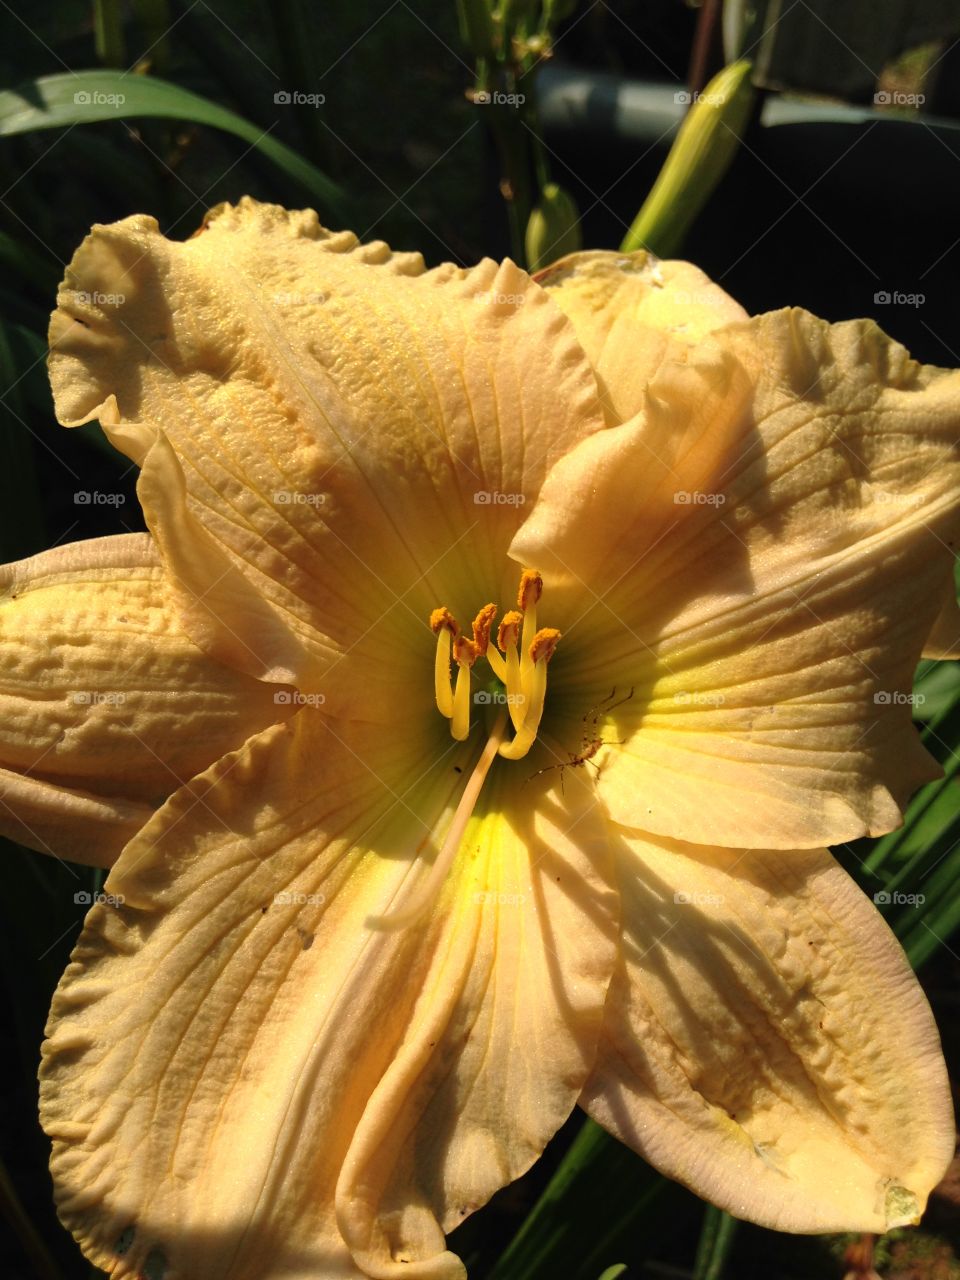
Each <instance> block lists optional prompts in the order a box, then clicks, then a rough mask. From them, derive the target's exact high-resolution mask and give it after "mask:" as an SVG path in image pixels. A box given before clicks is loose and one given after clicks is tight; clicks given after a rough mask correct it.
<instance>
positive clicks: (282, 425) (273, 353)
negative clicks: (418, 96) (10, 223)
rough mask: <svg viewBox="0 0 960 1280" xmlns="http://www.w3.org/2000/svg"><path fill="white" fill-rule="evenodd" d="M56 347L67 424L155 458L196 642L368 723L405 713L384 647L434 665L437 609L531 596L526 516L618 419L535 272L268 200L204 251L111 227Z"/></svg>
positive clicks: (65, 291)
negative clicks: (512, 552)
mask: <svg viewBox="0 0 960 1280" xmlns="http://www.w3.org/2000/svg"><path fill="white" fill-rule="evenodd" d="M104 300H106V301H104ZM51 347H52V356H51V365H50V368H51V380H52V383H53V387H54V393H55V399H56V404H57V412H58V416H59V418H60V420H61V421H62V422H64V423H65V424H67V425H74V424H76V423H80V422H85V421H88V420H89V419H91V418H94V417H100V418H101V420H102V421H103V423H104V425H105V427H106V429H107V431H108V433H109V434H110V435H111V437H112V438H113V440H114V442H115V443H116V444H117V445H118V446H119V447H121V448H123V449H124V450H125V451H126V452H128V453H129V454H130V456H131V457H133V458H134V459H135V460H136V461H137V462H138V463H142V464H143V466H144V472H143V479H142V484H141V500H142V501H143V503H144V508H145V512H146V517H147V522H148V524H149V525H150V527H151V529H152V530H153V531H154V532H155V534H156V536H157V538H158V541H159V544H160V547H161V551H162V553H163V555H164V557H165V559H166V562H167V565H168V568H169V569H170V571H171V574H172V576H173V577H175V578H176V579H177V580H178V581H179V583H180V586H181V592H182V594H181V599H180V605H181V608H182V609H183V616H184V619H185V622H186V625H187V626H188V628H189V630H190V634H191V636H193V637H194V638H195V639H196V640H197V642H198V643H199V644H201V645H202V646H203V647H204V648H205V649H206V650H207V651H208V652H209V653H211V654H213V655H214V656H217V657H220V658H222V659H223V660H224V661H229V662H233V663H235V664H236V663H240V664H242V669H243V670H245V671H247V672H249V673H250V674H252V675H256V676H262V677H266V678H269V679H288V680H291V681H293V682H295V683H298V684H300V685H301V687H302V688H304V689H306V690H312V691H316V690H318V689H319V687H320V682H321V680H322V679H323V677H324V676H327V675H328V674H329V677H330V678H329V680H328V684H327V686H326V692H327V693H328V694H329V696H330V697H331V698H337V699H338V700H339V701H340V702H341V703H342V712H343V714H344V715H348V714H349V715H353V716H356V717H362V716H366V717H367V718H374V719H376V718H381V717H382V714H383V708H384V706H385V702H386V700H387V698H388V695H389V691H388V684H389V683H390V682H388V681H387V679H386V677H385V675H384V671H383V662H382V658H383V654H384V652H385V651H386V650H389V651H390V652H391V664H392V671H393V673H394V676H393V679H396V677H397V675H399V677H400V678H401V679H403V680H406V679H415V678H416V677H417V675H418V674H419V673H420V671H421V669H422V668H421V643H422V638H423V632H424V630H425V627H426V622H425V619H426V617H427V616H428V615H429V613H430V611H431V610H432V609H433V608H435V607H436V606H437V605H440V604H442V605H445V606H446V607H448V608H450V609H452V610H453V611H454V612H455V613H457V615H458V616H460V617H461V618H463V619H464V621H467V620H469V618H470V617H472V616H473V614H474V613H475V612H476V610H477V608H478V607H479V606H480V605H481V604H482V603H484V602H485V601H486V600H488V599H490V598H491V596H495V595H496V594H497V593H498V591H499V589H500V587H501V585H502V586H503V588H504V591H503V594H505V595H509V594H510V593H511V592H512V591H513V590H514V589H515V583H514V582H513V581H512V576H513V571H512V570H511V569H510V568H509V566H508V564H507V562H506V550H507V547H508V545H509V542H510V539H511V537H512V535H513V533H514V532H515V530H516V528H517V527H518V525H519V523H520V519H521V518H522V517H521V512H522V510H523V507H524V504H525V503H530V502H532V501H533V500H534V498H535V497H536V495H537V493H538V492H539V488H540V485H541V483H542V480H543V477H544V475H545V474H546V472H547V470H548V469H549V467H550V465H551V464H552V463H553V462H554V461H555V460H556V459H557V458H559V457H560V456H561V454H562V453H563V452H564V451H565V450H566V449H568V448H569V447H570V446H571V445H572V444H573V443H574V442H575V441H577V440H579V439H581V438H583V437H584V436H585V435H586V434H588V433H589V432H590V431H591V430H593V429H595V428H597V427H599V426H602V424H603V418H602V414H601V411H600V407H599V403H598V399H597V390H596V381H595V378H594V376H593V373H592V371H591V369H590V366H589V363H588V361H587V360H586V358H585V356H584V354H583V351H582V349H581V348H580V346H579V344H578V343H577V341H576V338H575V336H574V333H573V328H572V326H571V325H570V323H569V321H567V319H566V318H565V317H564V315H563V314H562V312H561V311H560V310H559V308H557V307H556V306H555V305H554V304H553V303H552V302H551V301H550V299H549V297H548V296H547V294H546V293H545V291H544V290H542V289H540V288H539V287H538V286H537V285H535V284H534V283H533V282H532V281H531V280H530V278H529V276H527V275H526V273H525V272H523V271H521V270H519V269H518V268H517V267H515V266H514V265H513V264H511V263H505V264H503V265H502V266H497V265H496V264H495V263H493V262H489V261H487V262H484V263H481V264H480V266H478V267H476V268H473V269H471V270H459V269H456V268H454V267H451V266H447V267H441V268H439V269H437V270H435V271H430V272H426V273H422V263H421V262H420V260H419V258H418V257H416V256H415V255H395V254H391V253H390V251H389V250H388V249H387V248H386V246H384V245H381V244H373V245H367V246H359V245H358V244H357V241H356V239H355V237H353V236H352V235H350V234H349V233H342V234H332V233H330V232H327V231H324V230H323V229H322V228H321V227H320V226H319V224H318V222H317V219H316V215H315V214H312V213H287V212H285V211H283V210H281V209H278V208H276V207H275V206H268V205H259V204H257V203H256V202H254V201H251V200H248V199H245V200H243V201H241V202H240V204H239V205H238V206H237V207H236V208H231V207H230V206H220V207H219V208H217V209H215V210H214V211H213V212H212V213H211V214H210V215H209V216H208V218H207V221H206V223H205V225H204V228H203V230H202V233H198V235H196V236H194V237H193V238H192V239H191V240H189V241H187V242H186V243H185V244H181V243H173V242H170V241H168V240H166V239H164V237H163V236H162V235H160V233H159V231H158V229H157V225H156V223H155V222H154V220H153V219H151V218H146V217H134V218H128V219H126V220H125V221H123V222H120V223H117V224H115V225H113V226H110V227H98V228H96V229H95V230H94V232H93V233H92V235H91V236H90V237H89V238H88V239H87V241H86V242H85V243H84V244H83V246H81V248H80V249H79V251H78V252H77V254H76V256H75V258H74V260H73V262H72V263H71V266H70V268H69V271H68V274H67V279H66V282H65V284H64V286H63V288H62V290H61V294H60V306H59V309H58V311H57V313H56V314H55V316H54V319H53V323H52V326H51ZM158 431H161V432H162V433H163V434H164V435H165V436H166V437H167V438H168V440H169V445H170V447H169V448H168V449H166V450H163V449H162V448H160V449H157V448H156V447H155V446H156V442H157V435H158ZM191 517H192V519H191ZM230 572H232V573H233V574H234V579H235V587H236V590H234V589H232V588H231V590H224V589H223V583H224V581H225V579H224V574H226V573H230ZM244 580H245V582H246V587H244ZM218 586H219V599H218V601H217V604H216V607H214V608H210V607H205V603H206V604H207V605H208V604H209V592H210V591H214V590H217V589H218ZM197 597H199V598H200V604H199V607H198V608H191V607H190V605H189V598H193V600H194V601H196V598H197ZM251 618H255V620H256V623H257V626H256V634H255V636H250V635H248V634H247V633H246V632H245V630H244V628H245V627H247V626H248V625H249V623H250V620H251ZM238 635H239V636H240V637H241V638H242V640H243V642H244V646H245V647H244V646H238V644H237V636H238ZM334 668H336V678H333V675H332V672H333V669H334Z"/></svg>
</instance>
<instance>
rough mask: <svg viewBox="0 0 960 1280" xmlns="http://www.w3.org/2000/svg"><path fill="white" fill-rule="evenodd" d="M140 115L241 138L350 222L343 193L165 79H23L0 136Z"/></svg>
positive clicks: (10, 93) (5, 98)
mask: <svg viewBox="0 0 960 1280" xmlns="http://www.w3.org/2000/svg"><path fill="white" fill-rule="evenodd" d="M142 116H156V117H160V118H162V119H167V120H189V121H191V122H192V123H193V124H201V125H208V126H210V127H211V128H213V129H222V130H224V131H225V132H226V133H232V134H234V135H235V136H236V137H238V138H242V139H243V140H244V141H245V142H248V143H250V145H251V146H252V147H255V148H256V149H257V150H258V151H260V152H261V153H262V154H263V155H264V156H266V157H267V158H268V159H269V160H272V161H273V163H274V164H276V165H277V166H278V168H280V169H282V170H283V171H284V172H285V173H286V174H288V175H289V176H290V177H291V178H293V179H295V180H296V181H297V182H299V183H300V184H301V186H303V187H304V188H305V189H306V190H307V191H309V192H310V195H311V196H312V197H313V198H314V199H315V200H316V201H317V203H318V204H319V206H320V212H321V213H323V214H324V215H325V216H327V217H331V218H333V219H335V220H337V221H338V222H339V223H340V224H341V225H347V224H349V222H350V221H351V219H350V217H349V204H348V200H347V196H346V194H345V192H344V191H343V190H342V189H341V188H340V187H339V186H337V184H336V183H335V182H333V181H332V180H331V179H330V178H328V177H327V176H326V174H324V173H322V172H321V171H320V170H319V169H318V168H316V166H315V165H312V164H310V162H309V161H307V160H304V159H303V157H302V156H299V155H297V153H296V152H295V151H294V150H292V149H291V148H290V147H288V146H286V145H285V144H284V143H282V142H279V141H278V140H277V139H276V138H273V137H271V136H270V133H269V132H268V131H265V130H263V129H260V128H258V127H257V126H256V125H254V124H251V123H250V121H249V120H244V119H243V117H242V116H238V115H236V114H235V113H234V112H232V111H228V110H227V109H226V107H221V106H220V105H219V104H218V103H216V102H211V101H210V100H209V99H208V98H201V97H200V95H199V94H196V93H191V92H190V91H189V90H188V89H181V88H180V87H179V85H175V84H170V83H169V82H168V81H166V80H158V79H155V78H154V77H152V76H142V75H131V74H128V73H126V72H121V71H78V72H70V73H68V74H64V75H55V76H43V77H41V78H40V79H39V80H28V81H26V82H25V83H23V84H20V85H18V86H17V88H16V89H7V90H5V91H3V92H2V93H0V136H2V135H8V136H9V135H12V134H17V133H30V132H31V131H33V130H34V129H63V128H70V127H73V126H75V125H78V124H96V123H99V122H101V121H104V120H125V119H133V118H136V117H142Z"/></svg>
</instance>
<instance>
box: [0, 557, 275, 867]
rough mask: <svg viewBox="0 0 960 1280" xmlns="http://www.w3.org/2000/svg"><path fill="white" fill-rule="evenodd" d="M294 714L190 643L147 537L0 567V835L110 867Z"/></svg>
mask: <svg viewBox="0 0 960 1280" xmlns="http://www.w3.org/2000/svg"><path fill="white" fill-rule="evenodd" d="M278 698H279V699H280V701H279V702H278V701H277V699H278ZM295 709H296V704H295V703H294V702H293V691H292V690H278V689H277V687H276V686H275V685H273V686H267V685H264V684H261V683H259V682H258V681H255V680H251V679H249V678H248V677H247V676H243V675H241V674H239V673H238V672H236V671H234V670H232V669H230V668H228V667H224V666H222V665H220V664H219V663H217V662H214V661H212V660H211V659H210V658H208V657H207V656H206V655H205V654H204V653H203V652H202V651H201V650H200V649H198V648H197V647H196V646H195V645H194V644H193V643H192V642H191V641H190V640H189V639H188V638H187V637H186V635H185V634H184V633H183V631H182V630H181V628H180V626H179V624H178V622H177V620H176V617H175V614H174V610H173V609H172V607H171V605H170V602H169V598H168V596H167V594H166V589H165V584H164V577H163V571H162V569H161V566H160V562H159V557H158V556H157V553H156V551H155V549H154V547H153V544H152V542H151V540H150V538H149V537H147V536H146V535H142V534H131V535H124V536H121V537H113V538H99V539H96V540H94V541H92V542H81V543H74V544H72V545H69V546H65V547H59V548H57V549H56V550H53V551H47V552H44V553H43V554H41V555H38V556H32V557H30V558H29V559H27V560H21V561H18V562H17V563H15V564H9V565H5V566H2V567H0V769H2V774H0V831H2V832H3V834H5V835H8V836H10V837H11V838H13V839H16V840H19V841H20V842H21V843H25V844H27V845H28V846H29V847H31V848H35V849H38V850H40V851H41V852H45V853H55V854H57V855H59V856H61V857H68V858H71V859H73V860H75V861H82V862H92V863H94V864H95V865H97V866H107V865H109V864H110V863H111V862H112V860H113V859H114V858H115V857H116V855H117V853H118V852H119V850H120V848H122V846H123V844H124V843H125V842H126V840H127V839H129V838H130V836H131V835H132V834H133V833H134V831H135V830H136V829H137V827H139V826H142V825H143V823H144V822H145V821H146V819H147V818H148V817H149V816H150V814H151V813H152V812H153V810H154V809H155V808H156V807H157V805H159V804H160V803H162V801H163V800H164V799H165V798H166V797H167V796H168V795H170V794H171V793H172V792H173V791H176V790H177V789H178V788H179V787H180V786H181V785H182V784H183V783H184V782H186V781H187V779H189V778H191V777H193V775H194V774H196V773H199V772H200V771H201V770H203V769H205V768H206V767H207V766H208V765H209V764H210V763H211V762H212V761H214V760H216V759H217V758H218V757H219V756H221V755H223V754H224V753H225V752H227V751H230V750H232V749H233V748H235V747H237V746H239V745H240V744H241V743H242V742H243V741H244V740H245V739H246V738H248V737H249V736H250V735H251V734H253V733H257V732H259V731H260V730H261V729H263V728H264V727H265V726H266V725H269V724H272V723H275V722H278V721H280V720H284V719H286V718H287V717H288V716H289V715H290V714H291V713H292V712H293V711H294V710H295Z"/></svg>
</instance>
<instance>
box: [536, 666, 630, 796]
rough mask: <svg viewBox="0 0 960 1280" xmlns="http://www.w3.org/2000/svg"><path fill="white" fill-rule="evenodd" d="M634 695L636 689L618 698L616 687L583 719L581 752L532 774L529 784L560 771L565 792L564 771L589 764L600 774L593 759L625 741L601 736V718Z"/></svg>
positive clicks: (561, 786) (570, 753)
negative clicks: (605, 749)
mask: <svg viewBox="0 0 960 1280" xmlns="http://www.w3.org/2000/svg"><path fill="white" fill-rule="evenodd" d="M633 695H634V687H631V689H630V692H629V693H627V694H625V695H624V696H623V697H622V698H619V699H617V700H616V701H614V699H616V698H617V689H616V686H614V687H613V688H612V689H611V690H610V692H609V693H608V694H607V696H606V697H605V698H604V699H603V701H602V702H598V703H597V705H596V706H595V707H591V708H590V710H589V711H588V712H587V713H586V715H585V716H584V717H583V723H584V731H583V740H582V741H581V743H580V750H579V751H578V752H576V753H574V752H573V751H569V752H568V753H567V755H568V756H569V759H567V760H564V761H563V762H562V763H561V764H548V765H546V766H545V767H544V768H543V769H538V770H537V772H536V773H531V775H530V777H529V778H527V780H526V781H527V782H531V781H532V780H533V779H534V778H539V776H540V774H541V773H549V772H550V771H551V770H552V769H559V770H560V790H561V792H562V791H563V771H564V770H565V769H577V768H579V767H580V765H584V764H588V765H590V767H591V768H592V769H595V770H596V772H597V773H598V774H599V773H600V766H599V765H598V764H596V763H595V762H594V759H593V757H594V756H595V755H596V754H597V752H598V751H599V750H600V748H601V747H612V746H617V745H619V744H621V743H622V742H624V741H625V739H623V738H614V739H613V740H612V741H611V740H610V739H607V738H602V737H601V736H600V730H599V725H600V720H601V717H605V716H608V715H609V714H610V712H611V711H615V710H616V708H617V707H622V706H623V704H624V703H625V702H629V701H630V699H631V698H632V697H633Z"/></svg>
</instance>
